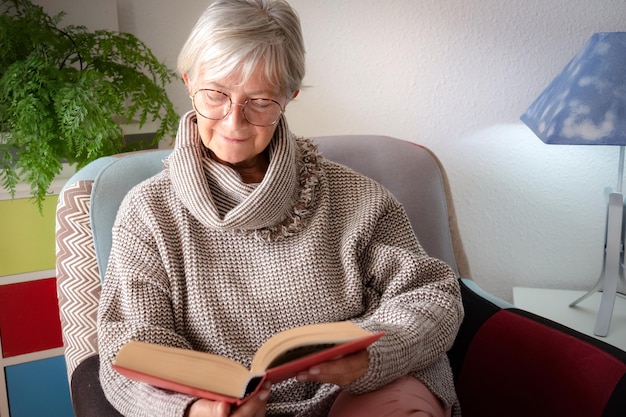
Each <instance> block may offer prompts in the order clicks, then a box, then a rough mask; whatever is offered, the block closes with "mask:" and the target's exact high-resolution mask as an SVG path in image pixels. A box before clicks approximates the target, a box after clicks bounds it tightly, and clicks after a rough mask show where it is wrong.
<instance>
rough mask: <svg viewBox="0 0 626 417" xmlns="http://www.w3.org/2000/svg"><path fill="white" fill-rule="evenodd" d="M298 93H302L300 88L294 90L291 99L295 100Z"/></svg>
mask: <svg viewBox="0 0 626 417" xmlns="http://www.w3.org/2000/svg"><path fill="white" fill-rule="evenodd" d="M298 94H300V90H296V91H294V92H293V95H292V96H291V100H294V99H295V98H296V97H298Z"/></svg>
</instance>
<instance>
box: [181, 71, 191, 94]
mask: <svg viewBox="0 0 626 417" xmlns="http://www.w3.org/2000/svg"><path fill="white" fill-rule="evenodd" d="M183 81H184V82H185V86H186V87H187V91H188V92H189V95H190V96H191V94H192V93H191V81H190V80H189V74H187V73H184V74H183Z"/></svg>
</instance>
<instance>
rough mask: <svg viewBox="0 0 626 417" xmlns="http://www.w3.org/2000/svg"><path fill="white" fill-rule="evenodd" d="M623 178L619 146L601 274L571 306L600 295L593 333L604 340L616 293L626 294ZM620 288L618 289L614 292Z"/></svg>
mask: <svg viewBox="0 0 626 417" xmlns="http://www.w3.org/2000/svg"><path fill="white" fill-rule="evenodd" d="M623 176H624V146H620V155H619V174H618V179H617V191H618V192H616V193H610V194H609V204H608V208H607V217H606V234H605V249H604V261H603V264H602V271H601V272H600V277H599V278H598V282H596V285H594V287H593V288H592V289H591V290H590V291H589V292H587V293H586V294H585V295H583V296H582V297H580V298H579V299H577V300H576V301H574V302H572V303H571V304H570V305H569V306H570V307H574V306H576V304H578V303H580V302H581V301H583V300H584V299H586V298H587V297H589V296H591V295H592V294H594V293H595V292H597V291H599V290H601V291H602V299H601V301H600V308H599V309H598V316H597V318H596V326H595V328H594V330H593V333H594V334H595V335H596V336H602V337H605V336H607V335H608V334H609V326H610V324H611V317H612V316H613V308H614V306H615V297H616V296H617V293H618V292H620V293H622V294H626V279H625V278H624V238H623V236H624V235H623V223H624V195H623V194H622V178H623ZM618 287H621V288H618Z"/></svg>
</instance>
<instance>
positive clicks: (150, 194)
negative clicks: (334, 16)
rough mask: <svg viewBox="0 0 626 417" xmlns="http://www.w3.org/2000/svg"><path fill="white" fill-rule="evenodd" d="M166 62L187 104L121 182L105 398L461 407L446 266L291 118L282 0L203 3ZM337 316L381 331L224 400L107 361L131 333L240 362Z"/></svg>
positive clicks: (406, 409)
mask: <svg viewBox="0 0 626 417" xmlns="http://www.w3.org/2000/svg"><path fill="white" fill-rule="evenodd" d="M178 69H179V71H180V73H181V75H182V78H183V80H184V81H185V85H186V87H187V89H188V91H189V96H190V97H191V101H192V105H193V109H194V110H193V111H190V112H189V113H187V114H185V115H184V116H183V117H182V119H181V122H180V128H179V131H178V135H177V139H176V145H175V149H174V150H173V152H172V154H171V156H170V157H169V158H168V159H167V160H166V161H165V169H164V170H163V171H162V172H161V173H160V174H158V175H156V176H155V177H153V178H151V179H149V180H147V181H145V182H144V183H142V184H140V185H138V186H137V187H136V188H135V189H133V190H132V191H131V192H130V193H129V195H128V196H127V197H126V199H125V201H124V202H123V203H122V206H121V208H120V211H119V213H118V217H117V220H116V223H115V226H114V229H113V248H112V252H111V257H110V262H109V265H108V268H107V271H106V280H105V283H104V286H103V291H102V295H101V304H100V309H99V314H98V320H99V322H98V328H99V334H98V337H99V345H100V346H99V348H100V354H101V370H100V378H101V381H102V385H103V389H104V391H105V394H106V396H107V398H108V399H109V401H110V402H111V403H112V404H113V405H114V406H115V408H117V409H118V410H119V411H120V412H121V413H122V414H123V415H126V416H148V417H155V416H168V417H170V416H189V417H194V416H207V417H209V416H227V415H232V416H236V417H244V416H266V415H267V416H327V415H331V416H343V417H346V416H358V417H366V416H376V417H381V416H405V415H407V416H408V415H412V416H446V415H450V414H451V413H452V410H454V412H456V411H457V410H458V405H457V398H456V394H455V391H454V385H453V380H452V372H451V369H450V366H449V363H448V361H447V358H446V351H447V349H448V348H449V347H450V346H451V344H452V342H453V340H454V337H455V335H456V332H457V330H458V327H459V324H460V322H461V320H462V316H463V311H462V304H461V300H460V293H459V288H458V282H457V279H456V277H455V275H454V273H453V272H452V270H451V269H450V268H449V267H448V266H447V265H446V264H444V263H443V262H441V261H439V260H437V259H433V258H431V257H429V256H428V255H427V254H426V253H425V252H424V250H423V249H422V247H421V246H420V245H419V243H418V241H417V239H416V237H415V235H414V233H413V231H412V229H411V226H410V224H409V221H408V219H407V217H406V215H405V212H404V210H403V208H402V206H401V205H400V204H399V203H398V201H397V200H396V199H394V197H393V196H392V195H391V194H390V193H389V192H388V191H387V190H385V189H384V188H382V187H381V186H380V185H379V184H377V183H375V182H374V181H372V180H370V179H368V178H365V177H363V176H361V175H359V174H357V173H355V172H353V171H351V170H350V169H348V168H346V167H344V166H341V165H338V164H336V163H333V162H331V161H329V160H326V159H324V158H323V157H322V156H320V155H319V154H318V152H317V150H316V147H315V145H314V144H313V143H312V142H311V141H309V140H306V139H300V138H296V137H295V136H294V135H293V134H292V133H291V132H290V130H289V128H288V126H287V122H286V120H285V116H284V111H285V108H286V107H287V105H288V104H289V102H290V101H291V100H292V99H294V98H295V97H296V96H297V95H298V92H299V90H300V88H301V83H302V79H303V76H304V45H303V41H302V35H301V30H300V24H299V19H298V17H297V15H296V13H295V12H294V11H293V10H292V8H291V7H290V6H289V5H288V4H287V3H286V2H285V1H282V0H213V1H210V3H209V6H208V8H207V9H206V11H205V12H204V13H203V14H202V16H201V17H200V19H199V20H198V22H197V24H196V25H195V27H194V28H193V30H192V32H191V35H190V36H189V39H188V40H187V42H186V44H185V45H184V47H183V49H182V52H181V54H180V57H179V62H178ZM341 320H351V321H353V322H354V323H355V324H357V325H358V326H361V327H363V328H365V329H367V330H371V331H384V332H385V336H384V337H383V338H381V339H380V340H379V341H378V342H376V343H375V344H373V345H371V346H370V347H369V348H368V349H367V350H363V351H361V352H359V353H356V354H353V355H349V356H346V357H343V358H338V359H335V360H333V361H329V362H325V363H322V364H320V365H318V366H315V367H313V368H311V369H309V370H308V371H307V372H303V373H301V374H299V375H298V376H297V377H296V378H292V379H290V380H288V381H285V382H282V383H279V384H275V385H274V386H272V387H269V386H266V387H264V389H262V390H261V391H260V392H259V393H258V394H257V395H256V396H255V397H254V398H252V399H251V400H249V401H247V402H246V403H244V404H243V405H242V406H240V407H237V408H232V409H231V407H230V406H228V405H227V404H225V403H221V402H213V401H209V400H206V399H198V398H194V397H190V396H188V395H184V394H180V393H175V392H170V391H166V390H161V389H159V388H155V387H152V386H150V385H147V384H144V383H140V382H134V381H131V380H129V379H126V378H125V377H123V376H121V375H119V374H118V373H116V372H115V371H114V370H113V369H112V367H111V364H112V361H113V359H114V358H115V355H116V353H117V352H118V350H119V349H120V347H121V346H122V345H124V343H126V342H127V341H129V340H131V339H132V340H141V341H147V342H151V343H157V344H163V345H168V346H176V347H182V348H187V349H193V350H197V351H205V352H212V353H215V354H219V355H223V356H227V357H229V358H231V359H234V360H236V361H238V362H240V363H242V364H244V365H249V363H250V359H251V356H252V354H253V352H254V351H255V350H256V349H257V348H258V347H259V346H260V345H261V344H262V343H263V342H264V341H265V340H267V339H268V338H269V337H270V336H272V335H273V334H275V333H277V332H279V331H281V330H285V329H288V328H292V327H296V326H300V325H305V324H310V323H321V322H331V321H341ZM207 378H211V375H207Z"/></svg>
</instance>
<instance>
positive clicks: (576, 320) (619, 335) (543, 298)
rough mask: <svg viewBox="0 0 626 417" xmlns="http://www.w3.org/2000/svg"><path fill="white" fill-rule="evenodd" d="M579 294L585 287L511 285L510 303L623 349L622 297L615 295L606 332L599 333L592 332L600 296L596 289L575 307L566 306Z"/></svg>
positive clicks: (625, 315) (625, 306)
mask: <svg viewBox="0 0 626 417" xmlns="http://www.w3.org/2000/svg"><path fill="white" fill-rule="evenodd" d="M583 294H585V291H574V290H555V289H545V288H527V287H514V288H513V304H515V307H517V308H521V309H522V310H527V311H530V312H531V313H535V314H537V315H540V316H543V317H546V318H549V319H550V320H554V321H556V322H557V323H561V324H563V325H565V326H567V327H571V328H572V329H575V330H578V331H579V332H581V333H584V334H587V335H589V336H592V337H595V338H596V339H598V340H602V341H604V342H606V343H610V344H612V345H614V346H617V347H618V348H620V349H622V350H624V351H626V297H624V296H623V295H621V294H618V295H617V297H616V300H615V308H614V310H613V318H612V319H611V327H610V328H609V334H608V335H607V336H606V337H600V336H596V335H594V334H593V329H594V326H595V323H596V316H597V313H598V308H599V307H600V298H601V297H602V294H601V293H600V292H597V293H595V294H593V295H591V296H590V297H589V298H587V299H585V300H584V301H582V302H580V303H579V304H578V305H577V306H575V307H569V304H570V303H571V302H572V301H574V300H576V299H577V298H578V297H580V296H582V295H583Z"/></svg>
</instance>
